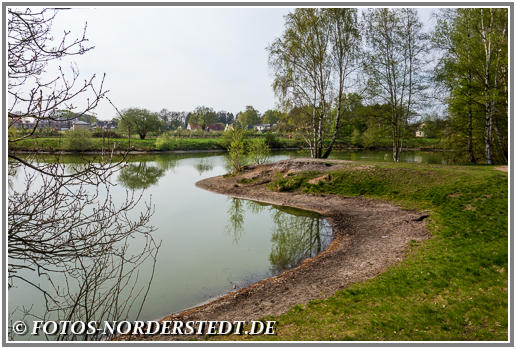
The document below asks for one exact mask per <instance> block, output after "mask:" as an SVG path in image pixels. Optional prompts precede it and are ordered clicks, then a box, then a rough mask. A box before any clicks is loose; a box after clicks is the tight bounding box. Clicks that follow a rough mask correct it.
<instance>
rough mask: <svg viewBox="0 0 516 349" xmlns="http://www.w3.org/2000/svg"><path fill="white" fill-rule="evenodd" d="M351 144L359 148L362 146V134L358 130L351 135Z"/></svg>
mask: <svg viewBox="0 0 516 349" xmlns="http://www.w3.org/2000/svg"><path fill="white" fill-rule="evenodd" d="M351 144H353V145H354V146H359V145H361V144H362V134H361V133H360V131H359V130H358V129H356V128H355V129H354V130H353V133H352V134H351Z"/></svg>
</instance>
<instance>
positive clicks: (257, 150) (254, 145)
mask: <svg viewBox="0 0 516 349" xmlns="http://www.w3.org/2000/svg"><path fill="white" fill-rule="evenodd" d="M248 154H249V160H250V161H251V162H253V163H255V164H257V165H260V164H264V163H266V162H267V161H268V160H269V156H270V155H271V148H270V147H269V145H268V144H267V141H266V140H265V139H264V138H255V139H253V140H251V142H250V143H249V152H248Z"/></svg>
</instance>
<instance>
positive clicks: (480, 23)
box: [434, 8, 508, 164]
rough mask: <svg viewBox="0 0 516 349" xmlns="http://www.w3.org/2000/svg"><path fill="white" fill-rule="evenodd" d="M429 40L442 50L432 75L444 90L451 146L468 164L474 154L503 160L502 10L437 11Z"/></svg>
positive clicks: (504, 62) (489, 160)
mask: <svg viewBox="0 0 516 349" xmlns="http://www.w3.org/2000/svg"><path fill="white" fill-rule="evenodd" d="M434 43H435V45H436V47H438V48H440V49H441V50H442V57H441V59H440V62H439V65H438V69H436V75H435V77H436V80H437V81H438V82H440V83H441V85H442V86H444V87H445V88H446V92H447V94H448V98H447V102H448V106H449V110H450V115H451V121H452V126H453V127H452V132H453V133H452V135H454V138H453V139H454V141H453V145H454V146H456V147H459V150H460V149H461V148H462V149H463V147H466V149H467V152H468V155H469V160H470V161H471V162H475V161H476V159H477V155H478V156H483V157H484V159H485V161H486V163H488V164H491V163H493V161H494V157H495V158H497V159H498V160H499V161H501V162H507V131H506V130H507V128H506V127H504V125H506V124H507V74H506V72H507V46H508V45H507V11H506V10H505V9H478V8H477V9H473V8H471V9H456V10H443V11H441V12H440V14H439V16H438V23H437V27H436V30H435V32H434ZM493 130H494V134H493ZM463 135H465V137H466V138H467V145H466V146H464V145H463V142H460V140H461V139H463V138H464V136H463ZM480 140H482V142H480ZM493 142H494V143H493ZM493 144H495V145H496V146H495V147H494V148H493ZM475 151H476V152H477V155H475ZM482 153H483V154H482Z"/></svg>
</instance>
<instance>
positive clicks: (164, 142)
mask: <svg viewBox="0 0 516 349" xmlns="http://www.w3.org/2000/svg"><path fill="white" fill-rule="evenodd" d="M176 146H177V141H176V138H175V137H172V136H170V134H168V133H164V134H161V135H159V136H158V138H156V149H158V150H172V149H175V148H176Z"/></svg>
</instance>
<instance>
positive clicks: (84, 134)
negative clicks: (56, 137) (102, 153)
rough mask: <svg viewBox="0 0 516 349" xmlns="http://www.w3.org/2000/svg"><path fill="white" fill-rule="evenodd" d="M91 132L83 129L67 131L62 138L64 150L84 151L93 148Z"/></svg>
mask: <svg viewBox="0 0 516 349" xmlns="http://www.w3.org/2000/svg"><path fill="white" fill-rule="evenodd" d="M90 137H91V132H90V131H88V130H85V129H81V128H79V129H76V130H73V131H68V132H67V133H66V137H65V139H64V146H65V149H66V150H70V151H86V150H91V149H92V148H93V142H92V141H91V138H90Z"/></svg>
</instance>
